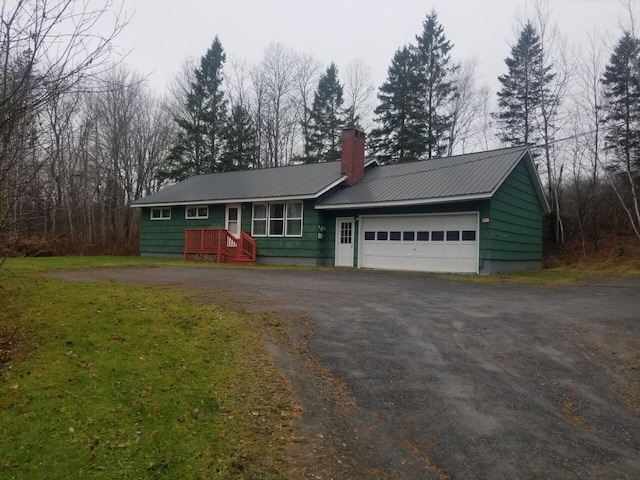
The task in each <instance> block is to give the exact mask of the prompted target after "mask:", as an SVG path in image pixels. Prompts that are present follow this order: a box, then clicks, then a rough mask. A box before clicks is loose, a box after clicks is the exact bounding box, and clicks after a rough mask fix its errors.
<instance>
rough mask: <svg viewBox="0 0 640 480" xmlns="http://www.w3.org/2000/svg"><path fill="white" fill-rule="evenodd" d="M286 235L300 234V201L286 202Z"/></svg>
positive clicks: (295, 235) (296, 235)
mask: <svg viewBox="0 0 640 480" xmlns="http://www.w3.org/2000/svg"><path fill="white" fill-rule="evenodd" d="M286 235H287V237H301V236H302V202H287V233H286Z"/></svg>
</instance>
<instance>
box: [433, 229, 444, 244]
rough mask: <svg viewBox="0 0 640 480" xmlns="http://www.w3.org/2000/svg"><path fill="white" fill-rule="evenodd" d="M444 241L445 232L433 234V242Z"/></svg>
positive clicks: (440, 231)
mask: <svg viewBox="0 0 640 480" xmlns="http://www.w3.org/2000/svg"><path fill="white" fill-rule="evenodd" d="M443 240H444V232H443V231H442V230H439V231H437V232H431V241H432V242H441V241H443Z"/></svg>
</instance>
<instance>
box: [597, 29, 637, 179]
mask: <svg viewBox="0 0 640 480" xmlns="http://www.w3.org/2000/svg"><path fill="white" fill-rule="evenodd" d="M602 83H603V85H604V91H605V97H606V99H607V102H606V104H605V120H604V121H605V124H606V125H607V126H608V130H607V134H606V137H605V140H606V143H607V147H608V148H610V149H612V150H613V151H614V152H615V156H616V157H617V158H618V159H619V160H620V161H622V162H624V166H623V168H624V170H626V171H629V172H630V171H631V170H632V169H634V168H640V41H639V40H638V39H637V38H635V37H634V36H633V35H632V34H631V33H629V32H625V33H624V35H623V36H622V38H621V39H620V40H619V41H618V44H617V45H616V47H615V48H614V51H613V53H612V54H611V58H610V60H609V64H608V65H607V67H606V69H605V72H604V74H603V76H602Z"/></svg>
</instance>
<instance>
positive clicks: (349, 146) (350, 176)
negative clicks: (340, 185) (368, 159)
mask: <svg viewBox="0 0 640 480" xmlns="http://www.w3.org/2000/svg"><path fill="white" fill-rule="evenodd" d="M340 172H341V173H342V174H344V175H346V176H347V185H349V186H351V185H354V184H356V183H358V182H359V181H360V180H362V179H363V178H364V132H361V131H360V130H357V129H355V128H346V129H344V130H343V131H342V168H341V170H340Z"/></svg>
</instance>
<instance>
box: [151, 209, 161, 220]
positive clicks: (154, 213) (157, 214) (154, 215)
mask: <svg viewBox="0 0 640 480" xmlns="http://www.w3.org/2000/svg"><path fill="white" fill-rule="evenodd" d="M160 211H161V210H158V209H157V208H155V209H153V210H151V218H160Z"/></svg>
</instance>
